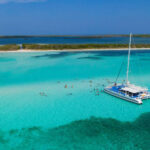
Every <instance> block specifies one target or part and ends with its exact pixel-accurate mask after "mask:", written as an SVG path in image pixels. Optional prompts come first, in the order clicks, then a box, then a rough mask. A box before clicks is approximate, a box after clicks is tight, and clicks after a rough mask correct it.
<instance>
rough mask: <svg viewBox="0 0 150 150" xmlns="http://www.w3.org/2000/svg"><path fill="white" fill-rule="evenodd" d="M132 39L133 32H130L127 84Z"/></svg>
mask: <svg viewBox="0 0 150 150" xmlns="http://www.w3.org/2000/svg"><path fill="white" fill-rule="evenodd" d="M131 40H132V33H130V40H129V51H128V65H127V80H126V84H127V85H128V84H129V79H128V78H129V67H130V51H131Z"/></svg>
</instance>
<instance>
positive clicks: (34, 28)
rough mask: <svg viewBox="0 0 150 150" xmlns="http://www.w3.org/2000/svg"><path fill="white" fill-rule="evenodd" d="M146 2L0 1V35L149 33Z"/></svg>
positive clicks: (149, 23)
mask: <svg viewBox="0 0 150 150" xmlns="http://www.w3.org/2000/svg"><path fill="white" fill-rule="evenodd" d="M149 7H150V0H0V35H39V34H40V35H41V34H52V35H64V34H65V35H91V34H128V33H129V32H133V33H136V34H137V33H143V34H145V33H150V9H149Z"/></svg>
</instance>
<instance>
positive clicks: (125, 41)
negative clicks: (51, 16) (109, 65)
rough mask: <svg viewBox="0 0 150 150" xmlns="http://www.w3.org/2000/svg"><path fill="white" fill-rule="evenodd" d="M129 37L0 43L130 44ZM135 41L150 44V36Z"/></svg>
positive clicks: (8, 41)
mask: <svg viewBox="0 0 150 150" xmlns="http://www.w3.org/2000/svg"><path fill="white" fill-rule="evenodd" d="M128 42H129V38H128V37H104V38H79V37H25V38H21V37H20V38H0V44H1V45H3V44H31V43H32V44H33V43H38V44H87V43H94V44H110V43H111V44H115V43H120V44H128ZM134 42H135V43H139V44H144V43H145V44H150V38H141V37H135V38H134Z"/></svg>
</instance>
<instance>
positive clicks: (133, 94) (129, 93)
mask: <svg viewBox="0 0 150 150" xmlns="http://www.w3.org/2000/svg"><path fill="white" fill-rule="evenodd" d="M120 92H122V93H124V94H127V95H129V96H138V95H139V93H131V92H129V91H124V90H120Z"/></svg>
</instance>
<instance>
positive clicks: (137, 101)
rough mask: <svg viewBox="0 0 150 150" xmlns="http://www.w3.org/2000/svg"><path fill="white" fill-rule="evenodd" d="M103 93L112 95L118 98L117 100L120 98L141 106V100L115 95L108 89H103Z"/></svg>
mask: <svg viewBox="0 0 150 150" xmlns="http://www.w3.org/2000/svg"><path fill="white" fill-rule="evenodd" d="M104 92H106V93H108V94H110V95H112V96H115V97H118V98H121V99H124V100H126V101H129V102H132V103H136V104H142V100H140V99H134V98H131V97H129V96H123V95H121V94H119V93H116V92H113V91H110V90H109V89H108V88H104Z"/></svg>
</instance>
